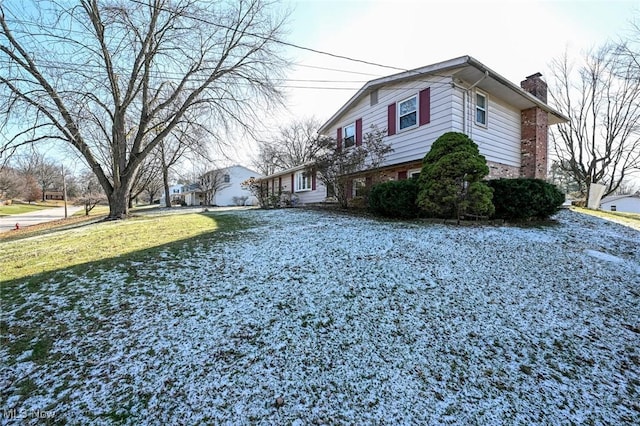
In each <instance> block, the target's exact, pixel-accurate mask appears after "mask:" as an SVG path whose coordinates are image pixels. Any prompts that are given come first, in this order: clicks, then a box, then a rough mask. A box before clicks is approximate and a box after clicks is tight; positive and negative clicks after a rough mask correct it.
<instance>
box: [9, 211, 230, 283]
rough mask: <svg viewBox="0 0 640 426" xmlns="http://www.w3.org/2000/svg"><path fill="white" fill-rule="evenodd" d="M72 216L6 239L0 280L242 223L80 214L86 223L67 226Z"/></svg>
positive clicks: (200, 217)
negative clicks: (106, 218)
mask: <svg viewBox="0 0 640 426" xmlns="http://www.w3.org/2000/svg"><path fill="white" fill-rule="evenodd" d="M90 217H91V216H90ZM72 219H73V218H72ZM68 220H69V219H68ZM68 220H67V221H63V222H62V223H61V224H58V227H54V225H51V224H49V225H47V226H44V227H43V228H41V229H39V230H38V229H34V230H33V231H31V233H28V234H22V235H20V236H19V237H18V236H14V238H13V239H11V240H4V242H2V243H1V244H2V250H0V282H4V281H10V280H18V279H23V278H27V277H30V276H33V275H35V274H42V273H50V272H53V271H57V270H60V269H65V268H70V267H75V266H78V265H83V264H87V263H90V262H101V261H106V260H110V259H114V258H118V259H120V260H126V259H122V258H123V257H124V258H126V257H127V256H130V255H133V254H134V253H139V252H145V251H147V250H150V249H152V248H154V247H158V246H162V245H166V244H169V243H175V242H177V241H182V240H186V239H189V238H193V237H198V236H201V235H203V234H209V233H212V232H214V231H217V230H220V227H221V226H220V225H221V224H223V225H224V227H225V228H228V229H233V228H237V227H238V226H240V225H239V224H238V223H233V221H236V222H237V220H238V219H237V218H235V217H234V218H231V217H230V216H226V215H213V214H198V213H189V214H171V215H153V216H152V215H141V216H137V217H133V218H131V219H128V220H125V221H112V222H98V223H88V224H87V223H85V222H86V220H89V219H86V218H85V216H80V217H79V219H77V220H78V221H79V225H84V226H78V223H76V224H75V226H69V225H68ZM92 220H94V221H95V220H96V217H93V218H92ZM65 225H66V226H65ZM61 227H62V228H61Z"/></svg>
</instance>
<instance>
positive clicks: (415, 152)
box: [319, 56, 568, 196]
mask: <svg viewBox="0 0 640 426" xmlns="http://www.w3.org/2000/svg"><path fill="white" fill-rule="evenodd" d="M546 101H547V84H546V83H545V82H544V81H543V80H542V78H541V74H539V73H536V74H533V75H530V76H529V77H527V78H526V79H525V80H524V81H522V82H521V84H520V86H517V85H516V84H514V83H512V82H510V81H508V80H507V79H506V78H504V77H502V76H501V75H499V74H498V73H496V72H495V71H493V70H491V69H489V68H488V67H486V66H485V65H483V64H482V63H480V62H479V61H478V60H476V59H474V58H472V57H471V56H462V57H459V58H454V59H450V60H447V61H444V62H440V63H437V64H433V65H428V66H425V67H421V68H417V69H414V70H410V71H406V72H401V73H398V74H394V75H390V76H387V77H382V78H379V79H376V80H372V81H369V82H368V83H366V84H365V85H364V86H363V87H362V88H361V89H360V90H359V91H358V92H357V93H356V94H355V95H354V96H353V97H352V98H351V99H349V101H347V103H346V104H344V105H343V106H342V107H341V108H340V109H339V110H338V111H337V112H336V113H335V114H334V115H333V116H332V117H331V118H329V120H328V121H327V122H326V123H325V124H323V125H322V127H321V128H320V129H319V133H320V134H324V135H327V136H330V137H334V138H335V139H336V144H337V148H338V149H349V148H350V147H351V146H357V145H360V144H362V141H363V136H364V135H363V133H364V132H367V130H368V129H370V128H372V126H374V127H376V128H378V129H380V130H384V129H386V133H387V136H386V138H385V141H386V142H387V143H389V144H390V145H391V147H392V148H393V152H392V153H391V154H389V155H388V156H387V158H386V160H385V162H384V163H383V164H382V166H381V167H380V168H378V169H377V170H367V171H365V172H362V173H359V174H357V175H354V176H353V180H352V182H351V185H350V189H348V190H347V191H348V192H349V193H348V194H347V196H355V195H356V194H357V192H358V191H359V190H360V188H362V187H363V186H368V185H370V184H371V182H372V179H371V177H372V176H373V175H374V174H378V177H382V178H383V179H407V178H409V177H411V176H415V175H417V174H419V173H420V169H421V166H422V159H423V157H424V156H425V154H426V153H427V152H428V151H429V149H430V147H431V144H432V143H433V142H434V141H435V140H436V139H437V138H438V137H439V136H441V135H442V134H444V133H446V132H451V131H453V132H462V133H465V134H467V135H468V136H469V137H470V138H471V139H473V140H474V142H475V143H477V144H478V147H479V149H480V153H481V154H482V155H484V156H485V158H486V159H487V164H488V166H489V169H490V175H489V178H500V177H531V178H540V179H545V178H546V174H547V149H548V148H547V146H548V129H549V125H554V124H558V123H563V122H566V121H568V118H567V117H565V116H564V115H562V114H561V113H559V112H558V111H556V110H554V109H553V108H551V107H550V106H549V105H547V103H546Z"/></svg>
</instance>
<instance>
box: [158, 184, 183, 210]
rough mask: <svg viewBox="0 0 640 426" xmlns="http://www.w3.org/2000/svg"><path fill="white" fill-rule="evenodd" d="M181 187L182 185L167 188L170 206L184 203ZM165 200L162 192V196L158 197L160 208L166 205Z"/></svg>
mask: <svg viewBox="0 0 640 426" xmlns="http://www.w3.org/2000/svg"><path fill="white" fill-rule="evenodd" d="M182 187H183V185H171V186H169V194H170V199H171V204H182V202H183V201H184V194H183V193H182ZM165 199H166V194H165V193H164V190H163V191H162V195H161V196H160V202H159V203H160V205H161V206H164V205H166V203H165Z"/></svg>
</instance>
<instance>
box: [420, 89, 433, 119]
mask: <svg viewBox="0 0 640 426" xmlns="http://www.w3.org/2000/svg"><path fill="white" fill-rule="evenodd" d="M429 122H431V88H430V87H427V88H426V89H424V90H421V91H420V126H423V125H425V124H429Z"/></svg>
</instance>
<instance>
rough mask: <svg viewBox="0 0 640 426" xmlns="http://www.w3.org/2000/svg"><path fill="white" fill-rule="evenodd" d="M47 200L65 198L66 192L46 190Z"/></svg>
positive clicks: (45, 196)
mask: <svg viewBox="0 0 640 426" xmlns="http://www.w3.org/2000/svg"><path fill="white" fill-rule="evenodd" d="M44 199H45V200H64V193H63V192H62V191H60V190H47V191H44Z"/></svg>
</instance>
